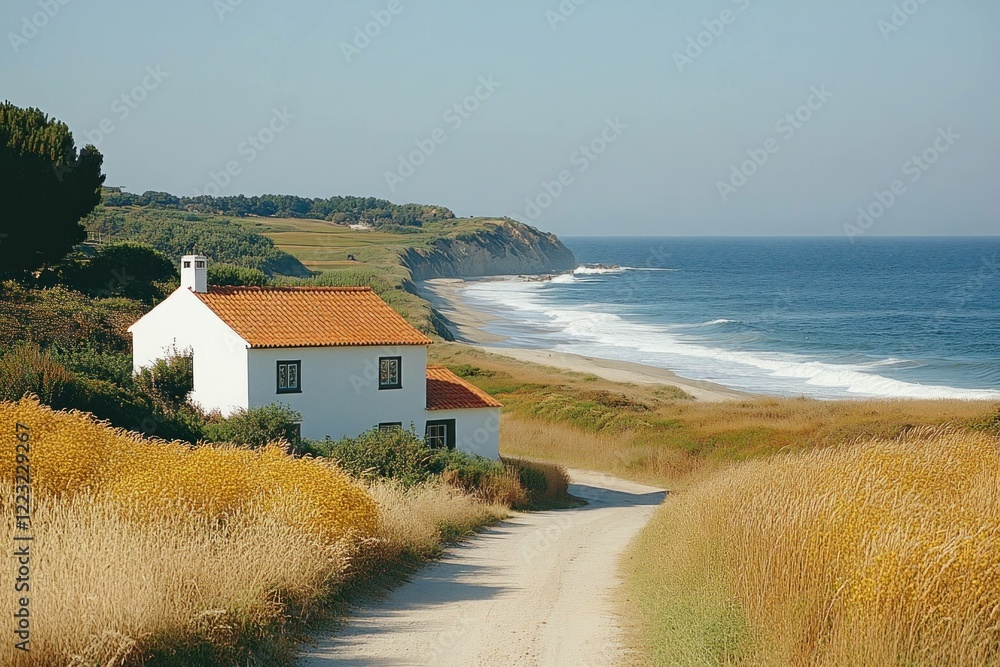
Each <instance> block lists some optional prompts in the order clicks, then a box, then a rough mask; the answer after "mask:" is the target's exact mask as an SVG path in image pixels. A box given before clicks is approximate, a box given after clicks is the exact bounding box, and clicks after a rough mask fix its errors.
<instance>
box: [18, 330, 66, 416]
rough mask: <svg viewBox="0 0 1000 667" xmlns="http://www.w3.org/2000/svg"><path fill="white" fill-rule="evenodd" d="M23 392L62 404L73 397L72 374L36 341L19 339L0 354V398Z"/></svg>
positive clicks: (60, 406) (57, 406)
mask: <svg viewBox="0 0 1000 667" xmlns="http://www.w3.org/2000/svg"><path fill="white" fill-rule="evenodd" d="M27 393H32V394H35V395H37V396H38V399H39V400H40V401H41V402H42V403H45V404H46V405H51V406H53V407H56V408H65V407H68V406H70V405H71V404H72V403H73V399H74V398H75V397H76V378H75V377H74V376H73V374H72V373H71V372H70V371H68V370H67V369H66V367H65V366H63V365H62V364H60V363H59V362H57V361H55V360H54V359H52V357H51V356H50V355H49V354H47V353H46V352H45V351H43V350H42V349H41V348H39V347H38V345H35V344H32V343H27V342H20V343H16V344H15V345H14V347H13V348H11V349H10V350H7V351H6V352H4V353H3V356H0V401H18V400H20V399H21V398H22V397H23V396H24V395H25V394H27Z"/></svg>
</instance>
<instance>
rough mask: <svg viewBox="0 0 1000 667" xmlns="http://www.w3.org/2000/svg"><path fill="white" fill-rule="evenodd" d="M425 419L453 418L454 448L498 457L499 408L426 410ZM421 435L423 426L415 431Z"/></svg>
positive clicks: (492, 457) (487, 456)
mask: <svg viewBox="0 0 1000 667" xmlns="http://www.w3.org/2000/svg"><path fill="white" fill-rule="evenodd" d="M425 414H426V416H425V418H424V419H425V423H426V420H430V421H433V420H436V419H454V420H455V448H456V449H460V450H462V451H463V452H468V453H469V454H478V455H479V456H485V457H486V458H489V459H499V458H500V408H477V409H475V410H427V411H426V412H425ZM417 434H418V435H420V436H421V437H422V436H423V434H424V431H423V427H421V429H420V430H419V431H418V432H417Z"/></svg>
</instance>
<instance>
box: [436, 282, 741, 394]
mask: <svg viewBox="0 0 1000 667" xmlns="http://www.w3.org/2000/svg"><path fill="white" fill-rule="evenodd" d="M465 282H466V281H464V280H462V279H460V278H436V279H433V280H426V281H423V282H421V283H419V290H420V295H421V296H422V297H424V298H425V299H427V300H428V301H429V302H430V303H431V305H432V306H434V308H435V309H437V311H438V312H440V313H441V314H442V315H444V316H445V317H446V318H448V321H449V322H450V323H451V329H452V332H453V333H454V334H455V339H456V340H457V341H459V342H462V343H467V344H469V345H472V346H474V347H477V348H479V349H482V350H484V351H486V352H490V353H492V354H498V355H502V356H505V357H510V358H511V359H517V360H518V361H524V362H529V363H533V364H539V365H542V366H550V367H552V368H558V369H560V370H567V371H573V372H577V373H584V374H589V375H596V376H597V377H601V378H604V379H606V380H611V381H613V382H624V383H632V384H647V385H648V384H662V385H669V386H673V387H678V388H680V389H682V390H683V391H685V392H687V393H688V394H690V395H691V396H693V397H694V398H695V399H696V400H699V401H728V400H734V399H743V398H747V397H749V396H750V394H747V393H745V392H741V391H736V390H735V389H729V388H728V387H723V386H722V385H719V384H715V383H713V382H704V381H701V380H689V379H687V378H682V377H680V376H678V375H677V374H676V373H673V372H671V371H669V370H667V369H665V368H657V367H655V366H646V365H644V364H636V363H631V362H627V361H615V360H612V359H599V358H596V357H585V356H582V355H578V354H569V353H566V352H555V351H552V350H532V349H524V348H516V347H500V346H498V343H502V342H503V340H504V339H503V337H502V336H497V335H495V334H491V333H489V332H487V331H484V330H483V327H484V326H486V325H487V324H488V323H489V322H490V321H492V320H493V319H494V318H493V317H492V316H491V315H489V314H488V313H483V312H480V311H478V310H475V309H473V308H471V307H469V305H468V304H467V303H465V302H464V301H463V300H462V298H461V295H460V291H461V289H462V286H463V285H464V284H465Z"/></svg>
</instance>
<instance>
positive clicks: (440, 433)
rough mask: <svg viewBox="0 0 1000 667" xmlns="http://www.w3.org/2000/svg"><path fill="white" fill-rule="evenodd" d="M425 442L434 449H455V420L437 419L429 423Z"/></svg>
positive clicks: (425, 430)
mask: <svg viewBox="0 0 1000 667" xmlns="http://www.w3.org/2000/svg"><path fill="white" fill-rule="evenodd" d="M424 440H425V441H426V442H427V446H428V447H432V448H434V449H455V420H454V419H435V420H432V421H428V422H427V428H426V429H424Z"/></svg>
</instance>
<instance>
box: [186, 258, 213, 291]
mask: <svg viewBox="0 0 1000 667" xmlns="http://www.w3.org/2000/svg"><path fill="white" fill-rule="evenodd" d="M181 287H186V288H187V289H189V290H191V291H192V292H200V293H202V294H204V293H205V292H208V257H205V256H204V255H184V256H183V257H181Z"/></svg>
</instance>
